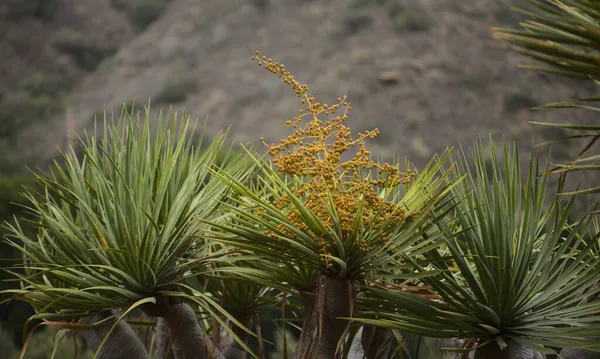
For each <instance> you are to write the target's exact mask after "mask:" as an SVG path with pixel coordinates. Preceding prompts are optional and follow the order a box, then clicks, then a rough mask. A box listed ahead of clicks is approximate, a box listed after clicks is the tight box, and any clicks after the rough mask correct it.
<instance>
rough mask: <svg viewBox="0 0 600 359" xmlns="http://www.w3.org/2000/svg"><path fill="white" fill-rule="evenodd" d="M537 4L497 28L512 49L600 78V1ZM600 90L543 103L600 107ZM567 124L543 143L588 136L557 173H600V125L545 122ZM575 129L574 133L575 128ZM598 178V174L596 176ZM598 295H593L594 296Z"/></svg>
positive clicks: (563, 70)
mask: <svg viewBox="0 0 600 359" xmlns="http://www.w3.org/2000/svg"><path fill="white" fill-rule="evenodd" d="M529 2H530V3H531V4H532V5H533V7H532V8H531V9H528V10H523V9H516V11H518V12H520V13H521V14H523V15H524V16H525V17H526V19H525V20H524V21H523V22H521V24H520V25H521V26H520V28H516V29H514V28H493V29H492V30H493V32H494V37H495V38H497V39H499V40H501V41H505V42H507V43H509V44H511V45H512V49H513V50H515V51H517V52H519V53H521V54H523V55H525V56H527V57H529V58H532V59H534V60H535V61H536V62H538V63H541V64H543V65H539V64H536V65H526V66H522V67H524V68H526V69H529V70H532V71H537V72H541V73H545V74H551V75H557V76H564V77H570V78H579V79H581V80H582V81H593V82H594V83H595V84H598V80H599V78H600V62H598V56H599V52H598V51H599V49H600V36H599V34H600V32H599V31H600V2H598V1H588V0H561V1H558V0H545V1H539V0H529ZM598 101H600V98H598V97H597V96H594V97H590V98H578V99H566V100H564V101H561V102H556V103H552V104H548V105H545V106H540V109H569V108H577V109H581V110H588V111H590V110H591V111H598V110H599V108H598V106H597V102H598ZM534 123H536V124H539V125H543V126H551V127H556V128H559V129H564V130H566V132H567V134H566V135H565V136H563V137H560V138H555V139H551V140H549V141H547V142H545V143H541V144H540V145H545V144H552V143H556V142H560V141H572V140H577V139H579V140H581V139H583V140H585V145H584V146H583V147H582V149H581V151H580V152H579V154H578V155H577V156H576V157H575V158H574V159H572V160H571V161H569V162H567V163H563V164H559V165H557V166H554V167H553V168H551V172H554V173H569V172H573V173H574V174H576V173H585V172H588V173H598V170H599V169H600V156H599V155H598V152H597V150H596V148H597V142H598V139H599V138H600V126H598V125H596V124H593V123H577V122H573V123H539V122H534ZM569 133H570V134H569ZM594 178H595V177H594ZM586 187H587V188H583V189H577V190H576V191H573V192H572V193H578V194H581V193H585V194H594V195H596V194H597V193H598V192H600V186H597V185H591V186H589V185H586ZM590 299H593V298H590ZM562 354H564V355H569V356H571V357H573V358H575V357H581V358H583V357H585V355H587V354H586V352H584V351H582V350H578V351H576V350H571V349H565V352H564V353H562Z"/></svg>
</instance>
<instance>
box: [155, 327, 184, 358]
mask: <svg viewBox="0 0 600 359" xmlns="http://www.w3.org/2000/svg"><path fill="white" fill-rule="evenodd" d="M170 340H171V332H170V331H169V326H168V325H167V322H166V321H165V320H164V319H163V318H160V317H159V318H158V320H157V322H156V352H157V355H158V359H179V358H175V355H174V354H173V350H171V346H172V343H169V342H170Z"/></svg>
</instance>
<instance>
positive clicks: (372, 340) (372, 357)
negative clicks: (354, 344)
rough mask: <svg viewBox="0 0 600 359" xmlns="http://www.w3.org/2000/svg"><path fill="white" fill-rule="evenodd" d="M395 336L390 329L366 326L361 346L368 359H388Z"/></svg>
mask: <svg viewBox="0 0 600 359" xmlns="http://www.w3.org/2000/svg"><path fill="white" fill-rule="evenodd" d="M393 339H394V334H393V333H392V331H391V330H390V329H384V328H376V327H371V326H364V327H363V331H362V335H361V344H362V347H363V351H364V352H365V357H366V358H367V359H387V358H388V356H389V353H390V349H391V348H392V340H393Z"/></svg>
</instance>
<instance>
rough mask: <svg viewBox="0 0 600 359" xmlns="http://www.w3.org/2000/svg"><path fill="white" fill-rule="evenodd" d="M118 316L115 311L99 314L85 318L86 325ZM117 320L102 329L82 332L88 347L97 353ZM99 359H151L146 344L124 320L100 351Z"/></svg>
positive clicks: (112, 320) (110, 321)
mask: <svg viewBox="0 0 600 359" xmlns="http://www.w3.org/2000/svg"><path fill="white" fill-rule="evenodd" d="M113 314H114V315H115V316H117V315H118V314H116V313H115V312H114V311H113V312H111V311H108V312H103V313H98V314H96V315H93V316H90V317H87V318H84V319H83V320H82V322H83V323H84V324H94V323H96V322H99V321H101V320H103V319H106V318H108V317H110V316H111V315H113ZM115 322H116V319H115V318H113V319H111V320H109V321H108V323H106V325H103V326H101V327H98V328H96V329H89V330H84V331H81V333H80V334H81V336H82V337H83V338H84V339H85V342H86V343H87V345H88V346H89V347H90V348H91V349H92V351H93V352H94V353H95V352H96V351H97V350H98V347H99V346H100V342H101V341H102V340H103V339H104V337H105V336H106V334H107V333H108V331H109V330H110V328H111V327H112V326H113V325H114V324H115ZM97 358H98V359H149V358H150V356H149V355H148V352H146V348H144V344H143V343H142V341H141V340H140V339H139V338H138V336H137V335H136V333H135V332H134V331H133V328H131V326H130V325H129V324H127V322H125V321H124V320H121V321H120V322H119V324H117V326H116V327H115V329H114V330H113V332H112V333H111V334H110V337H109V338H108V340H107V341H106V343H105V344H104V346H103V347H102V349H101V350H100V353H99V354H98V357H97Z"/></svg>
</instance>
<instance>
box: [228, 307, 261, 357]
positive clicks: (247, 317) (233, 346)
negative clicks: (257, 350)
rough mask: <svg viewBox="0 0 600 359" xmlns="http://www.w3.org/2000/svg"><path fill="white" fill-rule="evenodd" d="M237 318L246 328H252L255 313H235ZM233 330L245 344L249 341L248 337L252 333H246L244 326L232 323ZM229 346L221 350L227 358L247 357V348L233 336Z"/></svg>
mask: <svg viewBox="0 0 600 359" xmlns="http://www.w3.org/2000/svg"><path fill="white" fill-rule="evenodd" d="M234 317H235V319H237V320H238V321H239V322H240V323H241V324H242V325H244V326H245V327H246V328H248V329H250V328H251V327H252V323H253V321H254V320H253V317H254V314H253V313H236V314H235V315H234ZM231 330H232V332H233V333H235V335H237V336H238V338H240V340H241V341H243V342H244V343H245V344H247V343H248V338H249V337H250V335H249V334H248V333H246V332H245V331H244V330H243V329H242V328H240V327H238V326H237V325H235V324H233V323H232V328H231ZM229 339H230V340H228V343H227V346H226V347H225V348H224V349H223V350H222V351H221V354H222V355H223V357H225V359H246V356H247V352H246V350H245V349H244V348H243V347H242V346H241V345H240V344H239V343H238V342H236V341H235V340H233V338H232V337H229Z"/></svg>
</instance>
